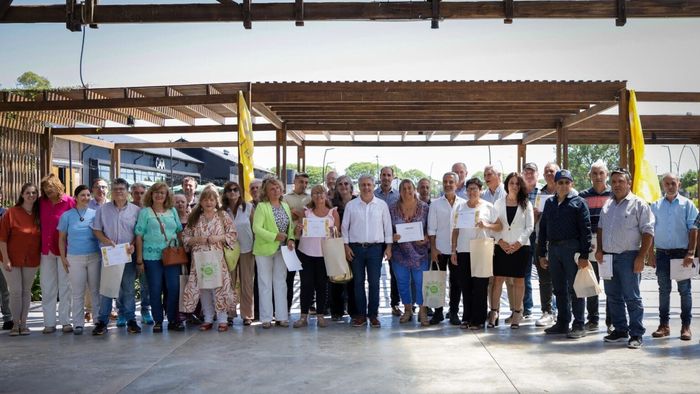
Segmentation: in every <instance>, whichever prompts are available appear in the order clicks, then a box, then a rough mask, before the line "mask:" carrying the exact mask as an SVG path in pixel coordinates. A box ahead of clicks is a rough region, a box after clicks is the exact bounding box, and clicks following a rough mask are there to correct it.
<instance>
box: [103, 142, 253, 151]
mask: <svg viewBox="0 0 700 394" xmlns="http://www.w3.org/2000/svg"><path fill="white" fill-rule="evenodd" d="M256 145H257V143H256ZM114 147H115V148H116V149H155V148H173V149H183V148H237V147H238V141H237V140H229V141H226V140H221V141H174V142H167V141H166V142H124V143H115V144H114Z"/></svg>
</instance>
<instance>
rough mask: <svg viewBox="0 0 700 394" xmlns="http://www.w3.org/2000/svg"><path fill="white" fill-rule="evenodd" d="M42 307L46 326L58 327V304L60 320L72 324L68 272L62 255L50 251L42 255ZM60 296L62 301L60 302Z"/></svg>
mask: <svg viewBox="0 0 700 394" xmlns="http://www.w3.org/2000/svg"><path fill="white" fill-rule="evenodd" d="M40 270H41V271H40V275H41V279H40V281H39V284H40V285H41V309H42V310H43V312H44V326H45V327H56V305H57V304H58V322H59V323H60V324H61V325H66V324H70V310H71V297H72V296H71V288H70V280H69V279H68V274H67V273H66V271H65V270H64V269H63V263H61V257H60V256H56V255H54V254H53V253H51V252H49V254H47V255H41V266H40ZM59 298H60V300H61V302H60V303H59V302H58V299H59Z"/></svg>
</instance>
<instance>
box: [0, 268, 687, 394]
mask: <svg viewBox="0 0 700 394" xmlns="http://www.w3.org/2000/svg"><path fill="white" fill-rule="evenodd" d="M387 284H388V283H387ZM693 284H694V285H695V288H696V290H695V291H694V293H693V299H694V304H695V305H698V306H700V283H699V282H698V281H694V283H693ZM533 285H534V286H535V287H536V285H537V283H536V282H534V283H533ZM642 289H643V292H644V303H645V312H646V314H645V326H646V328H647V334H646V335H645V337H644V347H643V348H642V349H640V350H630V349H627V348H626V346H625V344H622V343H620V344H605V343H603V336H604V333H603V331H600V332H599V333H593V334H592V335H590V334H589V335H588V336H587V337H586V338H583V339H581V340H567V339H566V338H564V337H561V336H554V337H553V336H545V335H544V334H543V333H542V329H541V328H535V326H534V319H531V320H528V321H526V322H525V324H524V325H523V326H521V328H520V329H519V330H511V329H510V328H509V327H507V326H504V323H503V321H502V320H501V326H500V327H498V328H496V329H487V330H485V331H480V332H473V331H469V330H461V329H459V328H458V327H455V326H450V325H448V324H443V325H440V326H432V327H429V328H421V327H420V326H419V325H418V324H417V323H416V322H411V323H408V324H402V325H399V323H398V318H396V317H392V316H391V315H390V313H389V309H388V308H387V304H388V303H387V300H386V298H383V300H382V301H383V305H382V310H381V311H382V312H383V316H382V318H381V321H382V328H380V329H372V328H352V327H350V326H349V324H348V323H347V322H345V323H333V324H331V326H330V327H328V328H326V329H317V328H316V327H315V326H314V324H311V325H310V327H308V328H302V329H293V328H291V327H290V328H279V327H275V328H273V329H271V330H264V329H262V327H261V326H260V325H259V324H254V325H253V326H250V327H243V326H242V324H241V320H240V319H237V320H236V322H235V324H234V327H233V328H232V330H230V331H229V332H227V333H217V332H216V331H209V332H199V331H197V329H196V327H195V328H191V329H188V330H187V331H186V332H184V333H168V332H167V331H166V332H165V333H163V334H153V333H152V332H151V329H150V327H148V326H146V327H144V332H143V333H142V334H141V335H129V334H127V333H126V331H125V329H123V328H119V329H118V328H116V327H113V326H110V330H109V334H108V335H106V336H104V337H93V336H91V335H89V334H90V330H91V329H92V327H91V325H88V327H87V330H86V335H83V336H74V335H72V334H62V333H60V332H59V333H55V334H50V335H43V334H41V333H40V332H39V331H40V330H41V327H42V320H41V309H40V307H39V306H38V305H35V308H34V310H33V311H32V313H31V315H30V318H31V320H32V321H31V328H32V330H33V332H32V335H30V336H28V337H16V338H14V337H12V338H11V337H9V336H8V335H7V331H4V332H2V333H1V334H0V392H2V393H20V392H22V393H29V392H34V393H82V392H85V393H95V392H97V393H117V392H124V393H143V392H187V393H191V392H213V391H214V390H216V391H219V392H255V393H271V392H274V391H280V390H283V391H285V392H309V391H319V390H322V391H336V392H342V393H346V392H373V393H374V392H377V393H379V392H381V393H389V392H391V393H393V392H431V393H432V392H435V393H443V392H444V393H452V392H460V393H461V392H523V393H527V392H556V393H571V392H644V393H647V392H649V393H651V392H653V393H661V392H664V393H670V392H698V389H697V375H698V365H697V363H696V361H697V360H700V345H698V339H700V323H695V324H694V325H693V329H694V332H695V333H696V337H695V338H694V339H693V340H692V341H680V339H679V338H678V336H679V331H680V322H679V313H680V309H679V301H678V296H677V293H676V294H675V295H674V296H673V297H672V323H671V324H672V336H671V337H670V338H665V339H660V340H659V339H657V340H654V339H652V338H651V335H650V334H651V332H652V331H654V329H655V328H656V326H657V324H658V316H657V307H658V297H657V295H656V289H657V287H656V282H655V281H653V280H643V281H642ZM674 289H675V287H674ZM384 294H386V292H384V291H383V295H384ZM535 295H537V290H535ZM535 301H536V302H537V298H536V300H535ZM295 306H296V305H295ZM503 309H507V308H505V307H504V308H503ZM698 309H699V308H698V307H696V308H694V311H695V315H698ZM601 311H604V308H602V309H601ZM292 312H293V316H294V317H295V318H296V317H297V316H298V309H296V310H295V309H293V311H292ZM311 323H315V319H312V320H311ZM59 331H60V330H59Z"/></svg>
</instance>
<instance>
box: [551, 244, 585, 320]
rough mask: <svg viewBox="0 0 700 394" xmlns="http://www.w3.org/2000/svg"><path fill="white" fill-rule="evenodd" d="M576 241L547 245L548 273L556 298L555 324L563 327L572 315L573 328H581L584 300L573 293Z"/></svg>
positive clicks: (576, 268)
mask: <svg viewBox="0 0 700 394" xmlns="http://www.w3.org/2000/svg"><path fill="white" fill-rule="evenodd" d="M578 248H579V242H578V240H576V239H574V240H567V241H562V243H559V244H555V245H552V244H550V245H549V272H550V273H551V275H552V287H553V289H554V295H555V296H556V303H557V309H558V310H559V314H558V315H557V324H561V325H564V326H567V327H568V325H569V322H571V313H572V312H573V315H574V323H573V325H574V326H577V327H583V323H584V321H583V319H584V312H585V307H586V300H585V298H578V297H577V296H576V293H575V292H574V279H575V278H576V273H577V272H578V265H577V264H576V261H575V260H574V254H576V252H577V251H578Z"/></svg>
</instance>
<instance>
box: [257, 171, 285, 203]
mask: <svg viewBox="0 0 700 394" xmlns="http://www.w3.org/2000/svg"><path fill="white" fill-rule="evenodd" d="M271 184H276V185H277V186H279V188H280V190H284V185H282V182H280V180H279V179H277V178H276V177H274V176H269V177H267V178H265V179H263V181H262V185H261V186H260V190H259V191H258V195H259V196H260V202H263V201H264V202H270V197H268V196H267V189H269V188H270V185H271ZM282 198H283V196H282V195H280V202H282Z"/></svg>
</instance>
